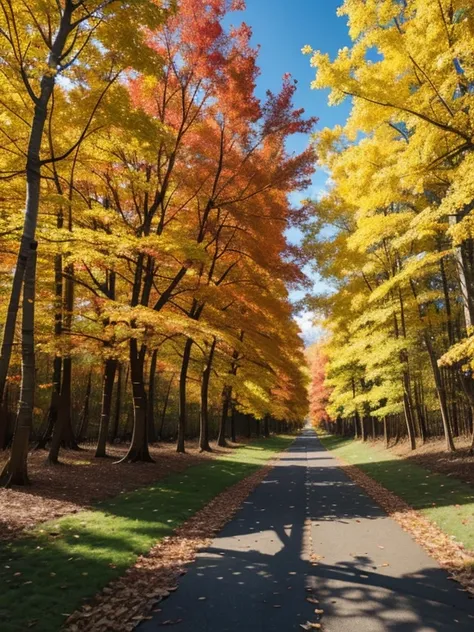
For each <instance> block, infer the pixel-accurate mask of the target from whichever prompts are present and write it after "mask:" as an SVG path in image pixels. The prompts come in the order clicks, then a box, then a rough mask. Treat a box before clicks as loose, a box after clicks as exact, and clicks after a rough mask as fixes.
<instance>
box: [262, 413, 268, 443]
mask: <svg viewBox="0 0 474 632" xmlns="http://www.w3.org/2000/svg"><path fill="white" fill-rule="evenodd" d="M268 417H269V416H268V414H267V415H265V417H264V418H263V436H264V437H265V439H268V437H269V436H270V429H269V427H268Z"/></svg>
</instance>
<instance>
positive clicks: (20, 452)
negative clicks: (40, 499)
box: [1, 242, 37, 486]
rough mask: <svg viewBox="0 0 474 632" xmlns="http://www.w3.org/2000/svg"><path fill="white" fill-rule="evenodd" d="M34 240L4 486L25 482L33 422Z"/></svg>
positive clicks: (24, 304) (3, 476) (26, 482)
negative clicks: (15, 410)
mask: <svg viewBox="0 0 474 632" xmlns="http://www.w3.org/2000/svg"><path fill="white" fill-rule="evenodd" d="M36 248H37V244H36V242H31V252H30V254H29V256H28V262H27V265H26V269H25V283H24V286H23V316H22V348H21V388H20V401H19V404H18V417H17V422H16V429H15V434H14V436H13V444H12V450H11V454H10V460H9V461H8V463H7V464H6V466H5V468H4V470H3V473H2V476H1V479H2V483H3V484H4V485H5V486H10V485H27V484H28V483H29V482H30V481H29V479H28V467H27V458H28V448H29V442H30V433H31V428H32V425H33V408H34V398H35V338H34V327H35V279H36Z"/></svg>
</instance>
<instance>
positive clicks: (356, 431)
mask: <svg viewBox="0 0 474 632" xmlns="http://www.w3.org/2000/svg"><path fill="white" fill-rule="evenodd" d="M358 438H359V413H358V412H357V410H356V411H355V413H354V439H358Z"/></svg>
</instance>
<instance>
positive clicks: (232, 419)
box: [230, 402, 237, 443]
mask: <svg viewBox="0 0 474 632" xmlns="http://www.w3.org/2000/svg"><path fill="white" fill-rule="evenodd" d="M230 440H231V441H232V443H237V438H236V436H235V403H234V402H232V403H231V405H230Z"/></svg>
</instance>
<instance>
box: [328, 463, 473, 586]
mask: <svg viewBox="0 0 474 632" xmlns="http://www.w3.org/2000/svg"><path fill="white" fill-rule="evenodd" d="M336 458H337V460H338V461H340V463H341V464H342V467H343V469H344V471H345V472H346V473H347V474H348V475H349V476H350V478H351V479H352V480H353V481H354V482H355V483H357V485H359V486H360V487H362V489H364V490H365V491H366V492H367V493H368V494H369V496H371V497H372V498H373V499H374V500H375V501H376V502H377V503H378V504H379V505H380V506H381V507H382V509H384V510H385V511H386V512H387V513H388V515H389V516H390V517H391V518H393V519H394V520H395V521H396V522H398V524H399V525H400V526H401V527H402V528H403V529H404V530H405V531H408V533H410V534H411V535H412V536H413V538H414V540H416V542H418V544H420V545H421V546H422V547H423V548H424V549H425V551H426V552H427V553H428V554H429V555H430V556H431V557H432V558H433V559H435V560H436V561H437V562H438V563H439V564H440V566H442V567H443V568H445V569H446V570H447V571H448V572H449V573H450V575H451V579H454V580H455V581H457V582H459V583H460V584H461V585H462V586H463V588H464V589H465V590H466V591H467V592H469V593H471V594H473V595H474V553H473V552H471V551H467V550H466V549H465V548H464V547H463V545H462V544H459V543H458V542H456V541H455V540H453V539H452V538H451V537H450V536H449V535H447V534H446V533H444V532H443V531H441V529H439V527H437V526H436V525H435V524H433V523H432V522H431V521H430V520H428V519H427V518H425V517H424V516H422V515H421V514H420V513H419V512H417V511H415V510H414V509H412V507H410V505H408V504H407V503H406V502H405V501H404V500H402V499H401V498H399V497H398V496H397V495H396V494H394V493H392V492H390V491H389V490H388V489H385V487H383V486H382V485H380V483H377V482H376V481H374V479H372V478H370V476H368V475H367V474H365V473H364V472H362V471H361V470H360V469H359V468H358V467H356V466H355V465H349V464H347V463H346V462H345V461H344V460H343V459H341V457H339V456H336Z"/></svg>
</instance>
